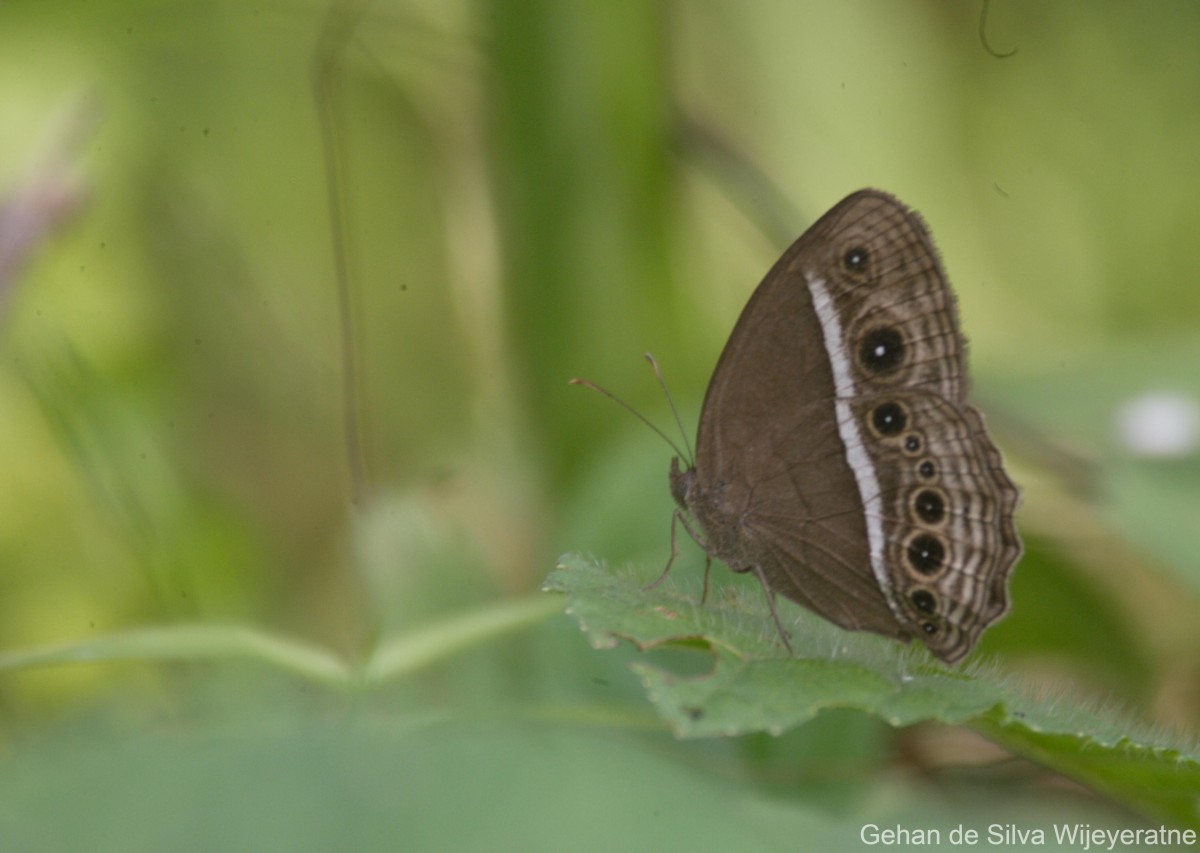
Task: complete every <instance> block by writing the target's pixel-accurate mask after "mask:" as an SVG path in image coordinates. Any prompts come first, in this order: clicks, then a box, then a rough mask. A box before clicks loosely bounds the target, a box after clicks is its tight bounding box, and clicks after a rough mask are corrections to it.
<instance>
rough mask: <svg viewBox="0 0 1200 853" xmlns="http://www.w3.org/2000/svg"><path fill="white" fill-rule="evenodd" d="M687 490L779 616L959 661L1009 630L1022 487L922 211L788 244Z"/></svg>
mask: <svg viewBox="0 0 1200 853" xmlns="http://www.w3.org/2000/svg"><path fill="white" fill-rule="evenodd" d="M670 482H671V493H672V495H674V497H675V500H676V502H677V503H678V505H679V509H677V510H676V513H675V517H676V519H677V520H680V521H682V522H683V524H684V526H685V527H686V528H687V529H688V531H689V532H690V533H691V534H692V536H693V538H695V539H696V540H697V541H698V542H699V543H700V544H701V545H702V546H703V547H704V549H705V550H706V551H707V552H708V554H709V555H710V556H712V557H715V558H717V559H719V560H721V561H722V562H724V563H725V564H726V565H728V566H729V568H731V569H733V571H735V572H753V573H754V574H755V576H756V577H757V578H758V579H759V581H760V582H761V583H762V585H763V588H764V589H765V590H766V592H767V594H768V601H769V602H770V603H771V610H772V614H773V615H775V608H774V601H773V596H774V594H781V595H783V596H785V597H787V598H789V599H791V600H792V601H795V602H796V603H797V604H800V605H803V606H804V607H807V608H808V609H810V610H812V611H814V612H816V613H818V614H820V615H821V616H823V617H825V618H826V619H829V620H830V621H832V622H835V623H836V624H838V625H841V626H842V627H843V628H848V629H851V630H860V631H873V632H875V633H878V634H883V635H886V636H889V637H895V638H897V639H901V640H905V641H907V640H908V639H910V638H911V637H914V636H915V637H919V638H920V639H921V640H922V641H923V642H924V643H925V645H927V646H928V647H929V649H930V650H931V651H932V652H933V653H934V654H935V655H937V656H938V657H940V658H941V659H943V660H945V661H947V662H951V663H953V662H955V661H958V660H960V659H961V658H962V657H964V656H965V655H966V654H967V653H968V652H970V651H971V649H972V648H973V647H974V646H975V644H976V642H978V640H979V637H980V635H981V634H982V633H983V631H984V629H986V628H987V627H988V626H989V625H991V624H992V623H994V622H996V621H997V620H998V619H1000V618H1001V617H1002V616H1004V614H1005V613H1006V612H1007V611H1008V608H1009V600H1008V589H1007V586H1008V578H1009V576H1010V575H1011V574H1012V570H1013V566H1014V564H1015V563H1016V561H1017V559H1018V558H1019V557H1020V555H1021V541H1020V539H1019V537H1018V535H1017V531H1016V527H1015V525H1014V523H1013V513H1014V511H1015V509H1016V506H1017V501H1018V491H1017V488H1016V486H1015V485H1014V484H1013V482H1012V480H1010V479H1009V477H1008V475H1007V474H1006V473H1005V471H1004V467H1003V462H1002V459H1001V456H1000V452H999V450H997V448H996V446H995V445H994V444H993V443H992V440H991V439H990V438H989V437H988V435H987V432H986V430H985V428H984V422H983V417H982V416H981V415H980V413H979V412H978V411H977V410H976V409H975V408H973V407H972V406H970V405H968V403H967V365H966V345H965V342H964V340H963V338H962V335H961V333H960V332H959V327H958V312H957V309H956V306H955V300H954V294H953V293H952V292H951V290H950V285H949V282H948V281H947V278H946V274H945V272H944V271H943V270H942V265H941V262H940V260H939V258H938V253H937V250H936V249H935V248H934V245H933V241H932V240H931V238H930V236H929V232H928V231H927V230H926V228H925V225H924V223H923V222H922V221H921V218H920V217H919V216H918V215H917V214H916V213H915V212H913V211H912V210H909V209H908V208H907V207H905V206H904V205H903V204H901V203H900V202H899V201H898V200H896V199H895V198H893V197H892V196H890V195H887V194H886V193H882V192H878V191H875V190H862V191H860V192H857V193H854V194H853V195H851V196H849V197H848V198H846V199H844V200H843V201H841V202H840V203H838V204H837V205H836V206H835V207H834V208H833V209H832V210H830V211H829V212H828V213H826V214H825V215H824V216H822V217H821V218H820V220H818V221H817V222H816V224H814V225H813V226H812V227H811V228H809V229H808V231H806V232H805V233H804V234H803V236H801V237H800V238H799V239H798V240H796V242H795V243H793V244H792V245H791V247H790V248H788V250H787V251H786V252H785V253H784V255H783V257H782V258H780V259H779V261H778V262H777V263H776V264H775V266H774V267H773V268H772V269H771V271H770V272H769V273H767V276H766V278H764V279H763V281H762V283H761V284H760V285H759V286H758V288H757V289H756V290H755V291H754V294H753V296H751V297H750V301H749V303H748V304H747V305H746V307H745V309H744V310H743V311H742V315H741V317H740V318H739V320H738V322H737V325H736V326H735V327H734V329H733V334H731V335H730V337H729V342H728V343H727V344H726V345H725V351H724V352H723V353H722V354H721V359H720V361H719V362H718V363H717V367H716V370H715V371H714V372H713V376H712V381H711V382H710V383H709V386H708V393H707V395H706V396H705V399H704V407H703V409H702V411H701V414H700V429H699V434H698V437H697V439H696V457H695V461H694V463H692V464H689V465H688V466H687V467H686V468H681V467H680V461H679V458H678V457H676V458H675V459H673V460H672V463H671V476H670ZM689 516H690V518H691V519H693V520H694V522H695V525H696V526H698V528H699V529H698V530H697V529H696V527H694V526H693V525H692V523H691V522H690V521H689ZM672 538H674V536H672ZM672 559H674V554H672ZM669 566H670V564H669V563H668V568H669ZM775 620H776V624H777V626H779V619H778V616H777V615H775ZM779 628H780V633H781V636H783V638H784V642H785V644H787V642H788V641H787V635H786V633H785V632H784V631H783V628H782V626H779ZM789 649H790V644H789Z"/></svg>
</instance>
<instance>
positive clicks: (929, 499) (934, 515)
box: [914, 489, 946, 524]
mask: <svg viewBox="0 0 1200 853" xmlns="http://www.w3.org/2000/svg"><path fill="white" fill-rule="evenodd" d="M914 506H915V507H916V510H917V515H919V516H920V517H921V520H922V521H924V522H925V523H926V524H937V523H938V522H939V521H941V520H942V519H943V518H945V517H946V502H945V501H944V500H942V496H941V495H939V494H938V493H937V492H934V491H931V490H929V489H925V490H923V491H921V492H919V493H918V494H917V499H916V501H915V503H914Z"/></svg>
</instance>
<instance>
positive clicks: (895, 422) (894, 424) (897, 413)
mask: <svg viewBox="0 0 1200 853" xmlns="http://www.w3.org/2000/svg"><path fill="white" fill-rule="evenodd" d="M871 423H872V424H873V425H874V426H875V431H876V432H877V433H879V434H880V435H888V436H891V435H899V434H900V433H902V432H904V428H905V427H906V426H908V415H907V414H906V413H905V411H904V407H903V406H901V405H900V404H899V403H894V402H887V403H881V404H879V405H878V406H876V407H875V409H874V410H873V411H872V412H871Z"/></svg>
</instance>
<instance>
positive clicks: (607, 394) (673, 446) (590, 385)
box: [567, 367, 691, 460]
mask: <svg viewBox="0 0 1200 853" xmlns="http://www.w3.org/2000/svg"><path fill="white" fill-rule="evenodd" d="M656 369H657V367H656ZM659 378H660V379H661V378H662V377H661V376H660V377H659ZM567 384H568V385H582V386H583V387H584V388H591V389H592V390H593V391H596V392H599V393H600V394H603V395H604V396H605V397H607V398H608V399H610V400H612V401H613V402H614V403H616V404H617V405H618V406H620V407H622V408H623V409H625V411H627V412H629V413H630V414H631V415H633V416H634V417H635V418H637V419H638V420H639V421H641V422H642V423H644V424H645V425H646V426H648V427H650V429H652V430H654V431H655V432H656V433H658V435H659V437H660V438H661V439H662V440H663V441H665V442H666V443H667V444H669V445H671V449H672V450H674V451H675V453H676V454H678V455H679V456H682V457H683V458H684V459H688V460H690V459H691V456H690V453H691V447H688V453H689V455H687V456H684V453H683V451H682V450H680V449H679V445H678V444H676V443H675V442H674V441H672V440H671V437H670V436H668V435H667V434H666V433H665V432H663V431H662V430H661V429H659V428H658V427H656V426H655V425H654V424H652V423H650V421H649V419H648V418H647V417H646V416H645V415H643V414H642V413H641V412H639V411H638V410H637V409H635V408H634V407H633V406H631V405H629V404H628V403H626V402H625V401H624V400H622V399H621V398H620V397H618V396H617V395H616V394H614V393H612V392H611V391H609V390H608V389H606V388H601V387H600V386H599V385H597V384H596V383H595V382H591V381H590V380H587V379H578V378H576V379H572V380H571V381H570V382H568V383H567ZM667 399H668V400H670V399H671V397H670V395H669V394H668V395H667ZM671 409H672V411H673V410H674V409H675V406H674V405H673V404H672V406H671ZM675 419H676V420H678V419H679V416H678V415H676V416H675ZM684 443H685V444H686V443H687V439H686V438H685V439H684Z"/></svg>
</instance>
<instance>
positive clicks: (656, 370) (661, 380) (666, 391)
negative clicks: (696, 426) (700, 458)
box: [645, 353, 696, 468]
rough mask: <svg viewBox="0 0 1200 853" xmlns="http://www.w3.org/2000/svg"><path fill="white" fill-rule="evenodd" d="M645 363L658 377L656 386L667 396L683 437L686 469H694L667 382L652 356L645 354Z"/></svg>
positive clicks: (685, 432) (688, 445)
mask: <svg viewBox="0 0 1200 853" xmlns="http://www.w3.org/2000/svg"><path fill="white" fill-rule="evenodd" d="M645 356H646V361H648V362H650V366H651V367H653V368H654V375H655V376H657V377H658V384H659V385H661V386H662V389H663V393H664V394H665V395H666V396H667V405H669V406H670V407H671V414H672V415H674V416H675V426H677V427H679V434H680V435H681V436H683V446H684V447H686V448H687V452H688V453H687V456H686V457H684V458H685V459H687V461H688V467H691V468H695V467H696V457H695V456H694V455H693V454H692V445H691V443H690V442H689V441H688V437H687V430H686V429H684V428H683V421H682V420H680V418H679V410H678V409H676V408H675V401H674V400H673V399H672V398H671V391H670V389H669V388H667V380H666V379H664V378H663V375H662V370H661V369H660V368H659V366H658V362H657V361H655V360H654V356H653V355H651V354H650V353H646V354H645Z"/></svg>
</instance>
